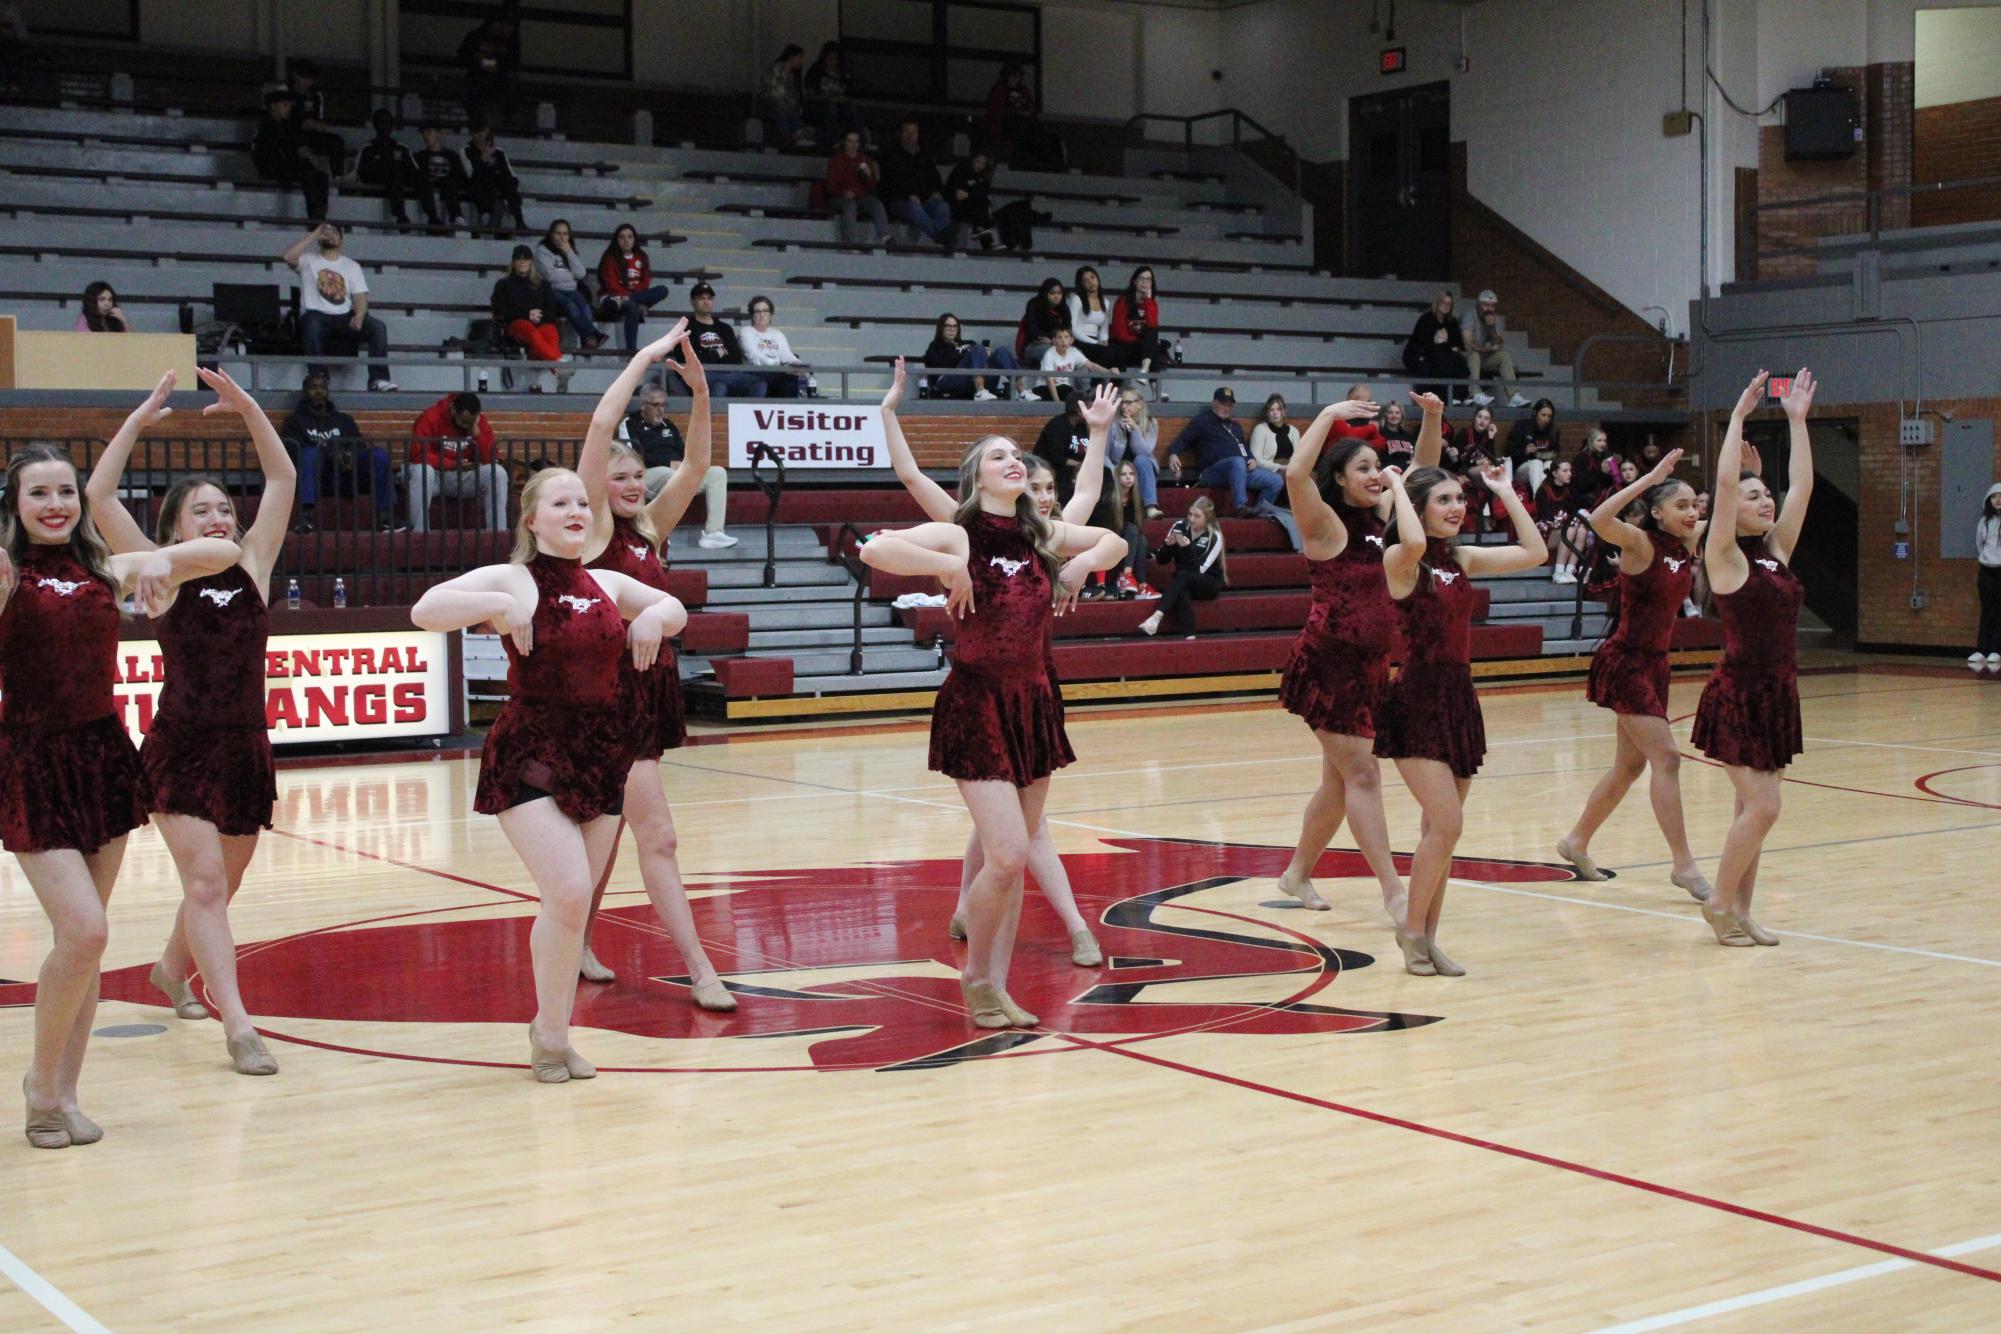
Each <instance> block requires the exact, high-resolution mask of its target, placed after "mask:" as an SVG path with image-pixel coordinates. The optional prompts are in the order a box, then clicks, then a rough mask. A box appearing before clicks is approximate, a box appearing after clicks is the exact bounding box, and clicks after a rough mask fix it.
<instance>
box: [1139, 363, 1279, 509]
mask: <svg viewBox="0 0 2001 1334" xmlns="http://www.w3.org/2000/svg"><path fill="white" fill-rule="evenodd" d="M1236 409H1237V395H1236V391H1235V390H1232V389H1230V388H1229V387H1228V386H1225V387H1223V388H1221V389H1218V390H1217V391H1216V392H1215V394H1214V395H1213V396H1211V398H1210V400H1209V406H1208V407H1206V408H1204V409H1202V410H1201V411H1200V412H1198V413H1196V414H1195V415H1194V416H1193V417H1190V418H1189V419H1188V424H1187V425H1185V426H1183V427H1182V428H1181V434H1180V435H1178V436H1176V437H1175V438H1174V443H1173V444H1172V445H1170V446H1169V447H1168V450H1167V472H1168V475H1169V476H1170V477H1174V478H1176V479H1179V478H1180V476H1181V455H1182V453H1183V452H1184V451H1191V452H1193V453H1194V455H1195V466H1196V467H1197V468H1198V469H1200V471H1199V472H1198V473H1197V475H1196V479H1195V480H1196V482H1197V483H1198V484H1199V485H1202V486H1223V487H1228V488H1229V490H1230V508H1231V510H1232V512H1234V513H1236V514H1253V515H1262V514H1265V513H1267V512H1269V511H1272V510H1275V509H1276V508H1277V506H1276V505H1275V504H1274V503H1273V501H1274V500H1276V498H1277V497H1278V496H1279V494H1280V493H1282V492H1283V491H1284V490H1285V477H1284V475H1283V474H1281V473H1279V472H1277V471H1276V470H1274V469H1271V468H1267V467H1265V466H1264V465H1263V464H1261V463H1259V462H1258V461H1257V460H1256V459H1255V458H1252V457H1251V450H1250V446H1249V445H1247V444H1245V443H1244V432H1243V428H1242V427H1241V426H1239V425H1237V423H1236V422H1235V421H1233V420H1231V414H1232V413H1234V412H1235V411H1236ZM1253 496H1255V497H1256V498H1257V499H1256V501H1255V503H1248V502H1250V498H1251V497H1253Z"/></svg>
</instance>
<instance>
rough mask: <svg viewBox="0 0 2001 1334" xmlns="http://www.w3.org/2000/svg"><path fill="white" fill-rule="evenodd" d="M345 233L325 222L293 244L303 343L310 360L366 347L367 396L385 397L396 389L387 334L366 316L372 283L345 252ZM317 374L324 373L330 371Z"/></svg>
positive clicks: (288, 258)
mask: <svg viewBox="0 0 2001 1334" xmlns="http://www.w3.org/2000/svg"><path fill="white" fill-rule="evenodd" d="M341 242H342V236H341V230H340V228H338V227H336V226H334V225H333V224H332V223H330V222H323V223H321V224H320V225H319V226H317V227H315V228H313V230H311V231H309V232H307V233H306V234H305V235H304V236H302V237H300V238H299V239H298V240H296V241H294V242H292V244H291V246H290V247H288V248H287V249H286V251H285V264H286V266H287V267H289V268H294V269H297V270H298V271H299V342H300V343H301V344H302V345H303V346H304V347H305V350H306V355H307V356H309V357H317V356H319V355H320V354H321V353H323V352H325V351H326V350H327V348H328V346H329V345H332V344H338V345H340V346H343V347H348V348H353V347H356V346H357V345H359V344H362V343H366V344H367V345H368V355H369V356H370V357H371V358H373V361H372V362H371V364H370V365H369V367H368V392H370V393H371V394H384V393H388V392H390V391H391V390H393V389H395V388H396V382H395V381H394V380H392V379H390V378H389V365H388V359H389V331H388V330H387V329H386V328H384V327H383V324H382V321H381V320H378V319H376V318H375V317H374V316H373V315H371V314H369V313H368V279H367V278H366V277H364V276H363V275H362V272H361V265H359V264H357V263H355V262H354V261H353V260H351V259H349V258H348V257H347V256H346V255H343V254H342V253H341ZM313 369H314V370H317V371H320V372H322V373H325V371H326V369H327V368H326V367H325V366H323V365H315V366H314V367H313Z"/></svg>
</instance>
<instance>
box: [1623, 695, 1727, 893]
mask: <svg viewBox="0 0 2001 1334" xmlns="http://www.w3.org/2000/svg"><path fill="white" fill-rule="evenodd" d="M1619 723H1620V728H1621V730H1622V732H1624V733H1627V734H1630V735H1631V737H1632V739H1633V744H1634V745H1636V746H1638V747H1639V748H1640V752H1641V753H1642V754H1643V755H1645V756H1646V757H1647V769H1648V771H1649V773H1648V778H1647V796H1648V798H1649V799H1650V800H1651V801H1652V802H1653V807H1654V823H1656V824H1658V825H1659V826H1660V827H1661V835H1662V836H1663V837H1664V838H1666V839H1667V845H1668V854H1669V855H1670V856H1671V857H1673V858H1674V882H1675V883H1676V884H1677V885H1680V886H1681V887H1682V888H1683V889H1686V890H1688V892H1689V893H1691V894H1695V896H1696V897H1697V898H1703V897H1705V893H1698V892H1697V890H1698V889H1701V890H1703V891H1705V892H1706V891H1707V888H1708V882H1707V881H1705V880H1704V879H1703V878H1702V867H1701V865H1700V864H1699V863H1698V862H1697V861H1696V860H1695V851H1694V849H1692V848H1690V847H1689V846H1688V821H1687V820H1686V819H1685V818H1684V817H1683V815H1682V812H1681V748H1680V747H1679V746H1677V745H1676V744H1675V740H1674V729H1673V728H1671V727H1669V726H1668V722H1667V719H1665V718H1621V719H1620V720H1619Z"/></svg>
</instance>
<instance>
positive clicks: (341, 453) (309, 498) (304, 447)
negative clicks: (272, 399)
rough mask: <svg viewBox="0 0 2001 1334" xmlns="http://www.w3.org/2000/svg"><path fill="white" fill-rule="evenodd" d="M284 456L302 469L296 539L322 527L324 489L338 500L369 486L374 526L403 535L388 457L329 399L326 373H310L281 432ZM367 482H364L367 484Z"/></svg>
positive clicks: (293, 528) (307, 373) (385, 451)
mask: <svg viewBox="0 0 2001 1334" xmlns="http://www.w3.org/2000/svg"><path fill="white" fill-rule="evenodd" d="M278 435H279V438H280V439H282V440H283V441H284V442H285V450H286V452H287V453H289V454H290V455H291V456H292V461H293V462H294V463H296V464H298V465H299V520H298V522H297V523H295V524H293V525H292V531H293V532H295V533H310V532H312V531H313V530H314V529H316V528H317V527H318V526H319V519H318V509H319V503H320V488H321V487H323V486H327V485H332V486H333V487H334V489H335V492H336V494H341V495H350V496H351V495H355V494H357V493H359V492H360V490H361V488H362V486H363V485H364V484H365V485H366V486H367V487H368V493H369V494H370V495H372V496H374V497H375V525H376V527H377V528H379V529H381V530H382V531H383V532H385V533H392V532H400V531H401V530H402V525H401V524H399V523H397V522H396V485H395V483H394V482H392V481H391V480H390V476H389V468H390V462H389V451H388V450H386V449H384V448H383V447H382V446H381V445H371V444H369V443H368V441H367V440H365V439H363V438H362V434H361V428H360V427H359V426H356V425H355V424H354V418H352V417H350V416H348V415H347V414H346V413H345V412H342V411H341V410H340V409H338V408H336V407H335V406H334V405H333V400H332V399H331V398H329V397H328V396H327V377H326V372H324V371H308V372H306V383H305V387H304V388H303V389H301V390H300V391H299V401H298V402H297V403H295V404H293V405H292V411H291V414H290V415H289V416H287V417H286V418H285V425H284V428H283V429H282V430H280V431H279V432H278ZM364 479H365V481H364Z"/></svg>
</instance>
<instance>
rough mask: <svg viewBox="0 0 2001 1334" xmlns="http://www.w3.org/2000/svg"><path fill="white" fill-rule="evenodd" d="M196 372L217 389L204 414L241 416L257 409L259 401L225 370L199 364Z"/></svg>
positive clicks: (204, 381)
mask: <svg viewBox="0 0 2001 1334" xmlns="http://www.w3.org/2000/svg"><path fill="white" fill-rule="evenodd" d="M167 374H168V376H170V377H171V376H172V375H173V372H172V371H168V372H167ZM195 374H196V375H198V376H200V377H201V382H202V383H203V384H205V385H207V386H208V387H209V388H211V389H213V390H215V402H213V403H210V404H209V405H208V406H206V407H204V408H203V409H202V410H201V415H202V416H204V417H212V416H214V415H215V414H216V413H218V412H234V413H236V414H238V415H239V416H240V415H242V414H243V413H246V412H255V411H256V410H257V401H256V400H255V399H253V398H251V397H250V394H249V392H248V391H247V390H245V389H244V388H243V386H242V385H240V384H238V383H237V382H236V381H234V380H232V379H230V378H229V376H228V375H226V374H224V373H223V372H221V371H212V370H210V369H209V368H208V367H206V366H197V367H195ZM162 383H165V381H162ZM153 392H154V393H155V394H157V393H159V392H160V391H159V390H157V389H155V390H154V391H153ZM146 401H147V402H148V403H150V402H152V401H153V400H151V399H147V400H146ZM162 415H164V413H163V414H162Z"/></svg>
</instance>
